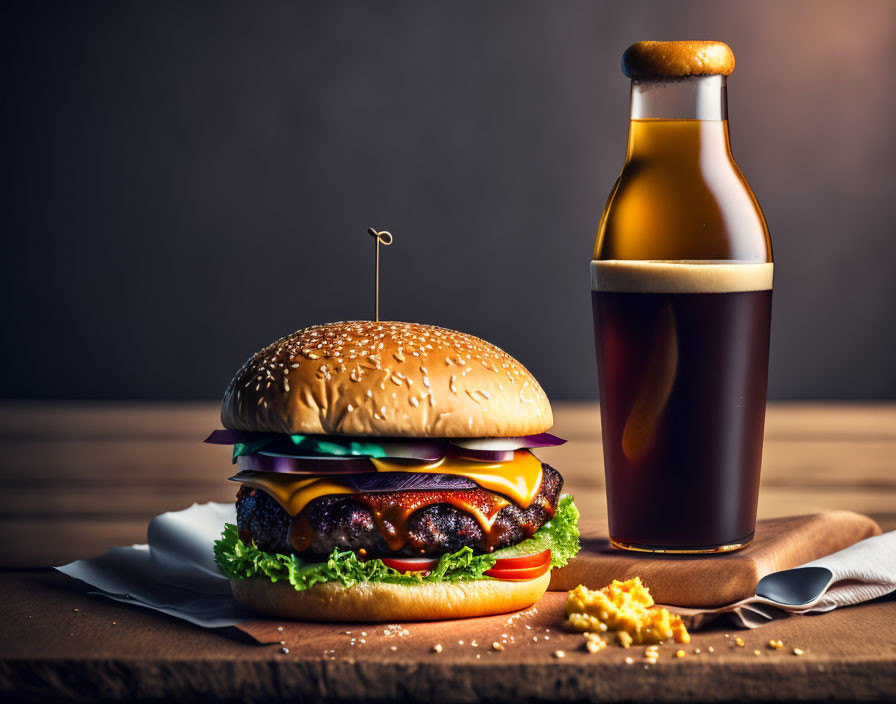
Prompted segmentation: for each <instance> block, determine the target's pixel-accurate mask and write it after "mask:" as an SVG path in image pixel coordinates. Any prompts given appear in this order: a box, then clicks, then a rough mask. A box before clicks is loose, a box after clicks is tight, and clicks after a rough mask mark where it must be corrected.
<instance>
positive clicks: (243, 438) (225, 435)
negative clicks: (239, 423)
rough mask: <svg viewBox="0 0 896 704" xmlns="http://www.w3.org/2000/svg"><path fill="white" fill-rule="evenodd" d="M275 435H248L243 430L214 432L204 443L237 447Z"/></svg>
mask: <svg viewBox="0 0 896 704" xmlns="http://www.w3.org/2000/svg"><path fill="white" fill-rule="evenodd" d="M273 435H274V434H273V433H247V432H245V431H242V430H213V431H212V432H211V435H209V436H208V437H207V438H206V439H205V440H203V442H207V443H209V444H210V445H236V444H237V443H241V442H251V441H252V440H258V439H260V438H262V437H265V436H270V437H273Z"/></svg>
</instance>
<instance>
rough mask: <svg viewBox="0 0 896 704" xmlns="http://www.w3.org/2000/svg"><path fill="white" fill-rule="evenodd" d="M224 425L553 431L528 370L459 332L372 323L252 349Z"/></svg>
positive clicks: (308, 332)
mask: <svg viewBox="0 0 896 704" xmlns="http://www.w3.org/2000/svg"><path fill="white" fill-rule="evenodd" d="M221 420H222V422H223V423H224V427H226V428H232V429H235V430H246V431H256V432H275V433H302V434H330V435H336V434H340V435H372V436H392V437H513V436H518V435H530V434H533V433H541V432H544V431H546V430H548V429H549V428H550V427H551V426H552V425H553V422H554V421H553V416H552V414H551V406H550V403H549V402H548V399H547V396H546V395H545V393H544V391H543V390H542V388H541V386H540V385H539V384H538V382H537V381H536V380H535V378H534V377H533V376H532V375H531V374H530V373H529V371H528V370H527V369H526V368H525V367H524V366H523V365H522V364H520V363H519V362H518V361H517V360H515V359H514V358H513V357H511V356H510V355H509V354H507V353H506V352H504V351H503V350H501V349H499V348H497V347H495V346H494V345H492V344H490V343H488V342H485V341H484V340H481V339H479V338H478V337H474V336H473V335H467V334H465V333H462V332H456V331H454V330H448V329H445V328H439V327H435V326H433V325H420V324H416V323H398V322H385V321H381V322H373V321H369V320H362V321H353V322H340V323H328V324H326V325H315V326H313V327H310V328H305V329H303V330H299V331H297V332H294V333H293V334H291V335H288V336H286V337H284V338H282V339H280V340H278V341H277V342H274V343H273V344H271V345H268V346H267V347H265V348H264V349H263V350H261V351H260V352H258V353H256V354H255V355H254V356H253V357H252V358H251V359H250V360H249V361H247V362H246V363H245V364H244V365H243V367H242V369H240V371H239V372H237V375H236V376H235V377H234V379H233V381H231V382H230V386H229V387H228V389H227V392H226V393H225V395H224V402H223V405H222V408H221Z"/></svg>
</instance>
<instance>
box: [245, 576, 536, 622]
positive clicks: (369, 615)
mask: <svg viewBox="0 0 896 704" xmlns="http://www.w3.org/2000/svg"><path fill="white" fill-rule="evenodd" d="M550 581H551V573H550V572H547V573H546V574H544V575H542V576H541V577H538V578H537V579H530V580H527V581H525V582H506V581H501V580H497V579H482V580H475V581H469V582H423V583H422V584H414V585H412V586H405V585H403V584H384V583H379V582H378V583H374V584H370V583H363V584H356V585H354V586H352V587H344V586H342V585H341V584H339V583H338V582H326V583H324V584H316V585H314V586H313V587H311V588H310V589H305V590H303V591H296V590H295V589H294V588H293V586H292V585H291V584H290V583H289V582H272V581H271V580H269V579H267V578H264V577H252V578H250V579H232V580H230V586H231V588H232V589H233V596H234V597H235V598H236V600H237V602H239V603H240V604H242V605H243V606H245V607H246V608H249V609H252V610H253V611H258V612H259V613H263V614H267V615H268V616H279V617H281V618H291V619H297V620H299V621H352V622H354V621H437V620H442V619H449V618H470V617H472V616H488V615H489V614H503V613H507V612H509V611H517V610H519V609H525V608H526V607H527V606H532V604H534V603H535V602H536V601H538V600H539V599H540V598H541V596H542V594H544V593H545V591H546V590H547V588H548V584H549V583H550Z"/></svg>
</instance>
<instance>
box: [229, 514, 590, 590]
mask: <svg viewBox="0 0 896 704" xmlns="http://www.w3.org/2000/svg"><path fill="white" fill-rule="evenodd" d="M578 520H579V511H578V509H577V508H576V506H575V504H574V503H573V501H572V497H569V496H564V497H562V498H561V499H560V503H559V504H558V505H557V512H556V514H555V515H554V517H553V518H552V519H551V520H550V521H548V522H547V523H545V524H544V525H543V526H542V527H541V528H540V529H539V530H538V531H537V532H536V533H535V535H533V536H532V537H531V538H529V539H528V540H524V541H523V542H522V543H519V544H518V545H514V546H513V547H509V548H503V549H501V550H496V551H495V552H493V553H491V554H490V555H476V554H474V553H473V550H472V549H471V548H469V547H464V548H461V549H460V550H458V551H457V552H454V553H449V554H446V555H442V557H441V558H440V559H439V564H438V565H437V566H436V567H435V568H434V569H433V570H432V571H431V572H429V573H404V572H399V571H397V570H394V569H392V568H391V567H387V566H386V565H385V564H384V563H383V561H382V560H376V559H374V560H359V559H358V556H357V555H356V554H355V553H354V552H352V551H351V550H346V551H343V552H340V551H339V550H334V551H333V553H332V554H331V555H330V557H329V559H327V561H326V562H306V561H304V560H302V559H301V558H299V557H297V556H296V555H280V554H276V555H271V554H270V553H267V552H264V551H262V550H259V549H258V548H257V547H255V544H254V543H253V544H252V545H246V544H245V543H244V542H243V541H242V540H240V538H239V535H238V534H237V528H236V526H235V525H233V524H232V523H228V524H227V525H226V526H225V528H224V532H223V534H222V535H221V539H220V540H217V541H215V562H217V564H218V567H219V568H220V570H221V572H222V573H223V574H224V575H225V576H226V577H228V578H230V579H249V578H251V577H258V576H266V577H268V578H269V579H270V580H271V581H272V582H279V581H281V580H283V581H286V582H289V583H290V584H292V586H293V587H295V589H296V590H297V591H302V590H304V589H309V588H311V587H313V586H314V585H315V584H320V583H322V582H340V583H341V584H342V585H343V586H346V587H350V586H352V585H354V584H359V583H362V582H389V583H391V584H407V585H411V584H420V583H423V582H460V581H465V580H475V579H490V577H487V576H486V575H485V574H484V573H485V571H486V570H488V569H491V568H492V567H493V566H494V564H495V561H496V560H497V559H498V558H499V557H514V556H517V555H529V554H532V553H535V552H541V551H542V550H545V549H546V548H550V549H551V567H562V566H563V565H565V564H566V563H567V562H568V561H569V560H570V559H571V558H572V557H573V556H574V555H575V554H576V553H577V552H578V551H579V527H578Z"/></svg>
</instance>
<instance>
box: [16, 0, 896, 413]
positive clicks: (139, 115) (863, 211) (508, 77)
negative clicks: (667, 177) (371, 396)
mask: <svg viewBox="0 0 896 704" xmlns="http://www.w3.org/2000/svg"><path fill="white" fill-rule="evenodd" d="M0 33H2V36H0V52H2V72H3V81H2V90H3V98H2V100H3V109H2V121H3V124H2V130H3V138H4V139H3V141H4V146H3V152H2V154H3V158H2V162H3V184H2V218H3V220H2V223H3V226H2V231H3V241H4V247H3V250H4V254H3V257H2V269H0V276H2V279H0V281H2V283H0V287H2V289H0V293H2V296H3V301H4V316H3V335H4V339H3V345H2V352H0V355H2V357H0V364H2V368H3V369H4V370H5V373H4V375H3V377H2V381H0V396H3V397H7V398H9V397H20V398H21V397H25V398H27V397H35V398H215V397H218V396H219V395H220V394H221V392H222V391H223V389H224V387H225V386H226V384H227V382H228V381H229V380H230V377H231V375H232V373H233V372H234V371H235V370H236V369H237V367H238V366H239V365H240V364H241V363H242V361H243V360H244V358H246V357H247V356H248V355H250V354H251V353H252V352H254V351H255V350H256V349H258V348H259V347H261V346H263V345H264V344H266V343H267V342H269V341H271V340H273V339H274V338H276V337H279V336H280V335H282V334H285V333H287V332H290V331H292V330H294V329H296V328H300V327H303V326H306V325H308V324H311V323H315V322H323V321H329V320H338V319H347V318H348V319H350V318H358V317H367V316H369V315H371V306H372V303H371V292H370V289H371V286H372V271H371V266H372V257H371V254H372V241H371V239H370V238H369V237H368V236H367V235H366V234H365V229H366V228H367V226H368V225H374V226H377V227H379V228H384V229H389V230H391V231H392V232H393V233H394V234H395V237H396V244H395V245H394V246H393V247H391V248H389V249H387V250H385V251H384V254H383V262H382V276H383V284H382V299H381V301H382V302H381V305H382V310H383V315H384V317H385V318H391V319H398V320H413V321H424V322H432V323H437V324H440V325H445V326H449V327H454V328H458V329H461V330H465V331H468V332H472V333H475V334H478V335H481V336H483V337H486V338H488V339H489V340H491V341H493V342H495V343H496V344H498V345H500V346H502V347H504V348H505V349H507V350H508V351H510V352H511V353H512V354H514V355H516V356H517V357H518V358H520V359H521V360H522V361H523V362H524V363H525V364H527V365H528V366H529V367H530V368H531V369H532V371H533V372H534V373H535V374H536V376H538V377H539V378H540V379H541V381H542V382H543V384H544V386H545V388H546V390H547V391H548V393H549V394H550V395H552V396H553V397H554V398H558V399H559V398H586V397H594V396H595V395H596V391H597V388H596V387H597V382H596V374H595V371H594V352H593V341H592V332H591V312H590V299H589V283H588V266H587V265H588V262H589V260H590V252H591V248H592V245H593V237H594V230H595V226H596V224H597V220H598V217H599V216H600V212H601V208H602V207H603V204H604V200H605V198H606V196H607V194H608V192H609V190H610V187H611V186H612V184H613V181H614V179H615V177H616V175H617V173H618V171H619V168H620V166H621V164H622V159H623V155H624V150H625V139H626V121H627V110H628V82H627V81H626V79H625V78H624V77H623V76H622V74H621V73H620V70H619V60H620V56H621V54H622V52H623V50H624V49H625V48H626V46H628V45H629V44H630V43H631V42H633V41H636V40H638V39H676V38H678V39H691V38H711V39H722V40H724V41H727V42H729V43H730V44H731V46H732V47H733V48H734V51H735V54H736V56H737V60H738V67H737V70H736V71H735V73H734V75H733V77H732V79H731V81H730V83H729V97H730V114H731V125H732V136H733V148H734V153H735V156H736V158H737V159H738V161H739V163H740V165H741V167H742V168H743V170H744V172H745V174H746V176H747V178H748V179H749V181H750V183H751V184H752V186H753V188H754V190H755V191H756V193H757V195H758V197H759V200H760V202H761V203H762V205H763V207H764V209H765V212H766V215H767V217H768V221H769V225H770V227H771V230H772V237H773V242H774V247H775V258H776V262H777V267H776V272H775V312H774V330H773V347H772V363H771V365H772V366H771V388H770V395H771V396H772V397H773V398H844V399H852V398H855V399H885V398H894V397H896V371H894V370H896V363H894V357H896V355H894V352H896V326H894V303H896V276H894V275H893V272H892V269H893V263H894V255H896V232H894V227H893V209H894V199H896V178H894V164H896V130H894V124H896V109H894V108H896V97H894V95H896V91H894V80H893V70H894V68H893V67H894V66H896V3H893V2H889V1H887V0H881V1H879V2H871V1H868V0H863V1H861V2H818V1H811V2H809V1H807V2H781V1H780V0H772V1H769V2H755V1H754V2H742V3H733V2H730V3H720V2H715V1H710V2H629V3H623V2H607V3H603V2H570V1H561V0H551V1H547V0H545V1H543V2H528V1H520V0H515V1H513V2H509V1H507V2H495V1H483V0H476V1H475V2H472V1H471V2H439V3H432V2H418V1H416V0H415V1H411V0H408V1H407V2H313V3H312V2H306V3H298V2H296V3H273V2H224V3H220V2H218V3H209V4H200V3H187V2H170V3H169V2H149V1H148V2H144V3H132V2H104V3H99V2H51V3H48V2H32V1H28V2H6V3H4V4H3V6H2V16H0Z"/></svg>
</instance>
